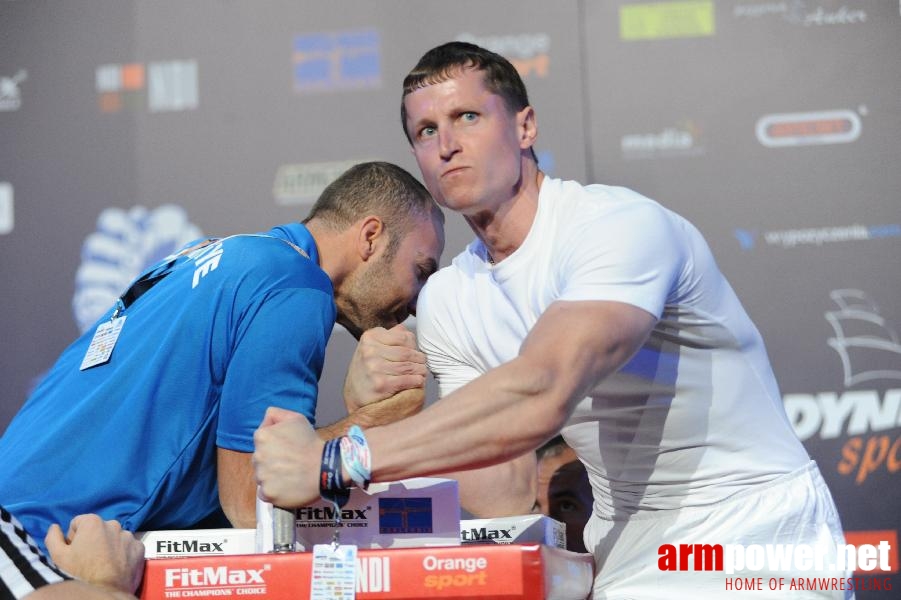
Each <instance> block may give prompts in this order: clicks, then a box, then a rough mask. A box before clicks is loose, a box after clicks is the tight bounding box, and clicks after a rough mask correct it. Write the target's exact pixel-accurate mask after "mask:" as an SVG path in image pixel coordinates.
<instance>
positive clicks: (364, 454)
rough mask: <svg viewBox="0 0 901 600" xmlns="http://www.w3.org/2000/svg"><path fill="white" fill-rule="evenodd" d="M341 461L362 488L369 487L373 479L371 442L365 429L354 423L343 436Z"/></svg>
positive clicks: (353, 479)
mask: <svg viewBox="0 0 901 600" xmlns="http://www.w3.org/2000/svg"><path fill="white" fill-rule="evenodd" d="M340 455H341V462H342V464H343V465H344V468H345V469H347V473H348V475H350V478H351V480H352V481H353V482H354V483H355V484H356V485H357V487H359V488H361V489H364V490H365V489H367V488H368V487H369V482H370V481H371V480H372V459H371V454H370V452H369V443H368V442H367V441H366V436H365V435H363V430H362V429H360V427H359V426H357V425H353V426H351V428H350V429H348V430H347V435H345V436H344V437H342V438H341V451H340Z"/></svg>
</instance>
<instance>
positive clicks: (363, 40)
mask: <svg viewBox="0 0 901 600" xmlns="http://www.w3.org/2000/svg"><path fill="white" fill-rule="evenodd" d="M381 59H382V42H381V35H380V33H379V32H378V31H377V30H375V29H361V30H356V31H339V32H332V33H308V34H303V35H296V36H294V52H293V55H292V61H293V64H294V91H295V92H298V93H312V92H330V91H335V90H360V89H372V88H379V87H381V85H382V67H381Z"/></svg>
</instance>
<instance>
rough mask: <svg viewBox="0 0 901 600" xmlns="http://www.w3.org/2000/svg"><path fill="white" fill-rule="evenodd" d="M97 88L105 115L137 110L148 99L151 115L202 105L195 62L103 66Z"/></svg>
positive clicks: (101, 108) (97, 70)
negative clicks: (125, 109) (124, 110)
mask: <svg viewBox="0 0 901 600" xmlns="http://www.w3.org/2000/svg"><path fill="white" fill-rule="evenodd" d="M94 87H95V89H96V91H97V94H98V101H99V104H100V110H101V111H102V112H105V113H115V112H119V111H121V110H122V109H123V108H124V107H129V108H131V107H137V106H138V105H139V104H141V103H143V101H144V99H145V97H146V101H147V109H148V110H149V111H150V112H172V111H184V110H193V109H196V108H197V107H198V105H199V91H198V72H197V61H194V60H170V61H156V62H150V63H147V65H146V66H145V65H144V64H143V63H128V64H106V65H101V66H99V67H97V69H96V70H95V73H94ZM145 92H146V95H145Z"/></svg>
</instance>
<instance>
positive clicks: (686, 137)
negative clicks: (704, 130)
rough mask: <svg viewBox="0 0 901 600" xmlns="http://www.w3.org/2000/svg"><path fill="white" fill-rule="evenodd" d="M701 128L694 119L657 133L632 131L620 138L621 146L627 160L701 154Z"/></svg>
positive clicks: (702, 150)
mask: <svg viewBox="0 0 901 600" xmlns="http://www.w3.org/2000/svg"><path fill="white" fill-rule="evenodd" d="M700 138H701V128H700V127H699V126H698V125H697V124H696V123H695V122H694V121H683V122H680V123H678V124H676V125H674V126H672V127H666V128H664V129H663V130H662V131H659V132H657V133H630V134H626V135H624V136H623V137H622V138H620V142H619V147H620V152H621V153H622V157H623V158H624V159H626V160H636V159H649V158H675V157H682V156H700V155H702V154H704V147H703V146H702V145H701V143H700Z"/></svg>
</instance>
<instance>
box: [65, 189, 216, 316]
mask: <svg viewBox="0 0 901 600" xmlns="http://www.w3.org/2000/svg"><path fill="white" fill-rule="evenodd" d="M200 237H203V232H202V231H201V230H200V229H199V228H198V227H197V226H195V225H194V224H192V223H191V222H190V221H189V220H188V217H187V214H186V213H185V211H184V209H182V208H181V207H180V206H175V205H171V204H167V205H163V206H160V207H158V208H155V209H147V208H144V207H143V206H135V207H132V208H131V209H128V210H123V209H121V208H107V209H105V210H104V211H103V212H101V213H100V216H99V217H97V231H95V232H94V233H91V234H90V235H88V236H87V237H86V238H85V240H84V244H83V245H82V247H81V265H80V266H79V267H78V271H77V272H76V274H75V295H74V297H73V298H72V311H73V312H74V314H75V322H76V323H77V324H78V328H79V330H80V331H81V332H84V331H86V330H87V329H88V328H89V327H90V326H91V325H93V324H94V322H96V321H97V319H99V318H100V317H101V316H103V314H104V313H105V312H106V311H107V310H109V308H110V307H111V306H112V305H113V304H114V303H115V302H116V299H117V298H118V297H119V296H120V295H121V294H122V292H124V291H125V290H126V289H127V287H128V284H129V283H131V282H132V281H134V279H135V278H136V277H137V276H138V275H140V274H141V272H142V271H144V270H145V269H146V268H147V267H149V266H150V265H152V264H154V263H156V262H158V261H160V260H161V259H163V258H165V257H166V256H168V255H170V254H173V253H174V252H175V251H176V250H178V249H180V248H182V247H183V246H184V245H185V244H187V243H188V242H190V241H192V240H196V239H198V238H200Z"/></svg>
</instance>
